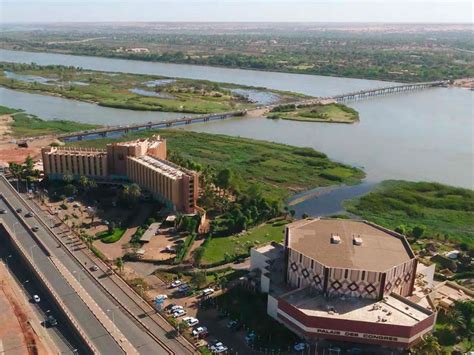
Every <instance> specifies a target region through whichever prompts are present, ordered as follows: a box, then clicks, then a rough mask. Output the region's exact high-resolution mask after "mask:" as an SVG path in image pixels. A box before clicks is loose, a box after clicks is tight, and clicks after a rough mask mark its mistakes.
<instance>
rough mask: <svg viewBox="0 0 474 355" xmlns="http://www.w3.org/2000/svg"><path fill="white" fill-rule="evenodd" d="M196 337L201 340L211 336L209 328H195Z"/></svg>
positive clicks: (194, 334)
mask: <svg viewBox="0 0 474 355" xmlns="http://www.w3.org/2000/svg"><path fill="white" fill-rule="evenodd" d="M192 334H193V336H194V337H198V338H200V339H202V338H204V337H206V336H208V335H209V332H208V331H207V327H196V328H194V330H193V332H192Z"/></svg>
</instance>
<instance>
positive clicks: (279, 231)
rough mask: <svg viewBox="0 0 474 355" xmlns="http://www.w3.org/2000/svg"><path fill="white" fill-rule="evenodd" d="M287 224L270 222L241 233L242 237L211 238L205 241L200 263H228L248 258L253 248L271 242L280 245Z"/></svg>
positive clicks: (285, 222) (279, 221) (282, 221)
mask: <svg viewBox="0 0 474 355" xmlns="http://www.w3.org/2000/svg"><path fill="white" fill-rule="evenodd" d="M287 223H288V221H286V220H277V221H270V222H267V223H266V224H263V225H261V226H258V227H255V228H253V229H250V230H249V231H246V232H243V233H242V235H234V236H231V237H212V238H211V239H209V240H208V241H206V246H205V251H204V255H203V258H202V263H203V264H217V263H220V262H230V261H232V260H235V259H237V258H240V257H247V256H249V255H250V249H251V248H252V247H254V246H258V245H261V244H266V243H268V242H271V241H274V242H279V243H280V242H282V241H283V237H284V235H283V232H284V230H285V225H286V224H287Z"/></svg>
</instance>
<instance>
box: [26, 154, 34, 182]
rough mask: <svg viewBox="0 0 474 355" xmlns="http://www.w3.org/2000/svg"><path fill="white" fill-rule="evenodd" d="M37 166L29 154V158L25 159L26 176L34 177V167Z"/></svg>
mask: <svg viewBox="0 0 474 355" xmlns="http://www.w3.org/2000/svg"><path fill="white" fill-rule="evenodd" d="M34 165H35V163H34V161H33V158H32V157H31V156H30V155H29V154H28V156H27V157H26V159H25V170H24V173H25V176H26V177H28V176H31V175H33V166H34Z"/></svg>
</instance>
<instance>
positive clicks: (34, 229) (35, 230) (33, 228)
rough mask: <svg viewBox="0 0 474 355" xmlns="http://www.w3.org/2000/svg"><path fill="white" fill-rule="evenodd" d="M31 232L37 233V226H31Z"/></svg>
mask: <svg viewBox="0 0 474 355" xmlns="http://www.w3.org/2000/svg"><path fill="white" fill-rule="evenodd" d="M31 230H32V231H33V232H37V231H38V230H39V228H38V227H37V226H33V227H31Z"/></svg>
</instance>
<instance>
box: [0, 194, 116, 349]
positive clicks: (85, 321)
mask: <svg viewBox="0 0 474 355" xmlns="http://www.w3.org/2000/svg"><path fill="white" fill-rule="evenodd" d="M2 191H3V190H2ZM12 200H13V201H12V203H13V204H14V205H15V206H19V205H20V204H19V203H18V202H17V201H15V200H14V199H12ZM15 202H16V203H15ZM0 209H6V210H7V211H8V212H7V213H6V214H4V215H2V219H3V221H4V222H5V223H6V224H7V225H8V226H9V227H11V230H13V231H14V234H15V235H16V237H17V238H18V240H19V242H20V244H21V245H22V247H23V248H24V249H25V250H27V252H29V253H30V256H32V258H33V260H34V263H35V265H36V266H37V267H38V269H39V270H40V271H41V273H42V274H43V275H44V276H45V278H46V279H47V280H48V282H49V283H50V285H51V286H52V288H53V289H54V290H55V291H56V293H57V294H58V295H59V297H60V298H61V300H62V301H63V302H64V304H65V305H66V307H67V308H68V310H69V311H70V312H71V314H72V315H73V316H74V317H75V319H76V320H77V321H78V322H79V324H80V325H81V327H82V329H83V330H84V331H85V333H86V335H87V336H88V337H89V339H90V340H91V342H92V343H93V344H94V346H95V347H96V349H97V350H98V351H100V352H101V353H106V352H107V351H113V353H116V354H123V351H122V349H121V348H120V347H119V346H118V344H117V343H116V342H115V340H114V339H113V338H112V337H111V336H110V334H109V333H108V332H107V331H106V329H105V328H104V327H103V326H102V324H101V323H100V322H99V321H98V320H97V318H96V317H95V316H94V314H93V313H92V312H91V311H90V310H89V308H88V307H87V305H86V304H85V303H84V302H83V301H82V299H81V298H80V297H79V296H78V295H77V293H76V292H75V291H74V289H73V288H72V287H71V286H70V285H69V284H68V283H67V282H66V280H65V279H64V277H63V276H62V275H61V273H60V272H59V270H58V269H57V268H56V267H55V266H54V264H53V263H52V261H51V259H50V258H49V257H48V255H46V253H45V252H44V250H43V249H42V248H40V247H39V246H38V244H37V242H36V241H35V240H34V239H33V238H32V237H31V235H30V234H29V232H28V231H27V230H26V228H25V227H23V225H22V224H21V223H19V219H18V217H17V216H16V214H15V213H14V211H12V210H10V209H9V207H8V205H7V204H6V203H5V202H4V200H3V199H2V200H1V201H0ZM30 223H32V224H35V222H34V220H33V219H32V220H31V221H30ZM38 235H39V236H40V238H44V236H45V235H46V233H45V231H44V230H42V229H40V230H39V231H38ZM2 237H3V238H6V236H2ZM10 268H14V265H12V264H10ZM43 294H44V293H43Z"/></svg>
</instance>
